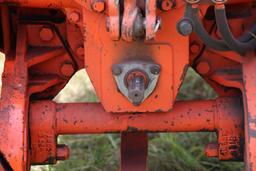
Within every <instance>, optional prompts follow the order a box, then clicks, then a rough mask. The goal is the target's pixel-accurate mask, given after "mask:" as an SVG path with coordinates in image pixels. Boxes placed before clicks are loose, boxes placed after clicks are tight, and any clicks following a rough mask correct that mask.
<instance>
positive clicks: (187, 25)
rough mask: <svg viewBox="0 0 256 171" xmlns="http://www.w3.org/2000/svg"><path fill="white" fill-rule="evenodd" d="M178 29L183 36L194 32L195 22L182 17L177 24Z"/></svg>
mask: <svg viewBox="0 0 256 171" xmlns="http://www.w3.org/2000/svg"><path fill="white" fill-rule="evenodd" d="M177 30H178V32H179V33H180V34H181V35H182V36H188V35H190V34H191V33H192V32H193V24H192V22H191V21H190V20H188V19H182V20H180V21H179V22H178V24H177Z"/></svg>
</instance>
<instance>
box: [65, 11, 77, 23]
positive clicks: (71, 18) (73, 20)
mask: <svg viewBox="0 0 256 171" xmlns="http://www.w3.org/2000/svg"><path fill="white" fill-rule="evenodd" d="M68 19H69V21H70V22H71V23H77V22H78V21H79V20H80V14H79V13H78V12H77V11H73V12H71V13H70V14H69V15H68Z"/></svg>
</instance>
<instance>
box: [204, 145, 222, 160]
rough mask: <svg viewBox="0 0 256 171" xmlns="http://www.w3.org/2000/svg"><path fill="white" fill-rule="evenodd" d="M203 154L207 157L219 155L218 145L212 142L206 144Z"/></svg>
mask: <svg viewBox="0 0 256 171" xmlns="http://www.w3.org/2000/svg"><path fill="white" fill-rule="evenodd" d="M204 151H205V155H206V156H207V157H218V155H219V146H218V144H217V143H215V142H212V143H209V144H207V145H206V147H205V149H204Z"/></svg>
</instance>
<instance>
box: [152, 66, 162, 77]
mask: <svg viewBox="0 0 256 171" xmlns="http://www.w3.org/2000/svg"><path fill="white" fill-rule="evenodd" d="M150 72H151V73H152V74H154V75H158V74H159V73H160V67H159V66H158V65H153V66H151V67H150Z"/></svg>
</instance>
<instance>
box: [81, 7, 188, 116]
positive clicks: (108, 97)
mask: <svg viewBox="0 0 256 171" xmlns="http://www.w3.org/2000/svg"><path fill="white" fill-rule="evenodd" d="M183 12H184V8H183V6H181V7H180V8H177V9H175V11H173V12H172V13H161V12H159V13H157V15H158V14H159V16H160V17H161V20H162V28H161V30H159V31H158V32H157V33H156V37H155V40H153V41H146V42H144V41H142V40H140V41H136V42H133V43H127V42H125V41H118V42H116V41H113V40H112V39H111V37H110V35H109V34H108V32H107V30H106V27H105V23H106V17H105V16H104V15H103V14H98V13H94V12H90V11H88V10H86V9H85V10H84V11H83V14H84V16H88V17H86V18H84V25H85V26H86V32H85V37H86V41H85V42H84V47H85V54H87V55H85V66H86V70H87V72H88V75H89V77H90V79H91V80H92V84H93V86H94V87H95V90H96V92H97V95H98V97H99V99H100V101H101V102H102V105H103V106H104V108H105V110H107V111H108V112H127V111H129V112H146V111H148V112H155V111H168V110H169V109H171V108H172V105H173V103H174V100H175V98H176V95H177V93H178V89H179V87H180V84H181V82H182V79H183V77H184V75H185V72H186V69H187V65H188V43H189V42H188V38H186V37H182V36H180V35H179V34H178V33H177V31H176V22H177V21H178V20H179V19H180V16H181V15H183ZM169 18H172V22H169ZM102 42H104V43H102ZM172 42H176V43H175V44H173V43H172ZM90 56H93V57H90ZM128 59H142V60H153V61H154V62H155V63H157V64H159V65H161V68H162V70H163V71H164V72H163V73H162V74H161V75H160V77H159V80H158V84H157V86H156V89H155V90H154V92H153V93H152V94H151V95H150V97H149V98H147V99H146V100H145V102H143V103H142V104H141V105H140V106H134V105H133V104H131V103H130V102H129V101H128V100H127V99H126V98H125V97H124V96H123V95H122V94H121V93H120V92H119V91H118V90H117V89H116V88H114V89H113V87H116V82H115V80H114V77H113V75H112V72H111V68H112V66H113V65H114V64H117V63H121V62H123V61H126V60H128ZM162 90H164V91H162Z"/></svg>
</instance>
